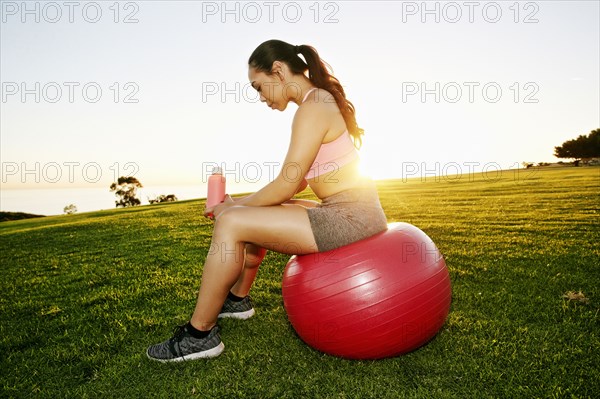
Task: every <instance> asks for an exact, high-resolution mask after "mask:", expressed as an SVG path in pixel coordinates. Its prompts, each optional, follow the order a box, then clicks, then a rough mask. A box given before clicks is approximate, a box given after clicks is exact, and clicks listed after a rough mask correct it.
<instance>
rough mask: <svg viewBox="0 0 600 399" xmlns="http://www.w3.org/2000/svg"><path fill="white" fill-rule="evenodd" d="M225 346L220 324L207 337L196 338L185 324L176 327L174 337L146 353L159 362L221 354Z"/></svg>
mask: <svg viewBox="0 0 600 399" xmlns="http://www.w3.org/2000/svg"><path fill="white" fill-rule="evenodd" d="M224 348H225V345H223V342H221V336H220V335H219V327H218V326H214V327H213V329H212V330H210V333H209V334H208V336H207V337H206V338H194V337H192V336H191V335H190V333H189V332H188V331H187V329H186V328H185V325H183V326H178V327H176V328H175V331H173V337H171V338H169V339H168V340H166V341H165V342H162V343H160V344H157V345H153V346H151V347H149V348H148V350H147V351H146V355H147V356H148V358H150V359H152V360H158V361H159V362H165V363H166V362H181V361H185V360H193V359H202V358H209V357H215V356H219V355H220V354H221V352H223V349H224Z"/></svg>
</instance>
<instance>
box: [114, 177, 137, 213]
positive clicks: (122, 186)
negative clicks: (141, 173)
mask: <svg viewBox="0 0 600 399" xmlns="http://www.w3.org/2000/svg"><path fill="white" fill-rule="evenodd" d="M141 187H143V186H142V183H140V182H139V180H138V179H136V178H135V177H133V176H128V177H123V176H121V177H119V179H118V180H117V182H116V183H113V184H111V185H110V191H113V192H114V193H115V195H116V196H117V197H119V198H120V199H119V201H115V204H116V206H117V208H118V207H123V208H125V207H128V206H136V205H139V204H141V203H142V202H141V201H140V200H139V198H137V196H136V195H137V189H138V188H141Z"/></svg>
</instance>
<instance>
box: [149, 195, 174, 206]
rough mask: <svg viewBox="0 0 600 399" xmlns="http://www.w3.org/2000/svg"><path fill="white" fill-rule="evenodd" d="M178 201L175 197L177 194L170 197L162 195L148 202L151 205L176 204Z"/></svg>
mask: <svg viewBox="0 0 600 399" xmlns="http://www.w3.org/2000/svg"><path fill="white" fill-rule="evenodd" d="M174 201H177V197H176V196H175V194H169V195H164V194H161V195H159V196H158V197H156V198H152V199H151V198H150V197H148V202H149V203H151V204H158V203H161V202H174Z"/></svg>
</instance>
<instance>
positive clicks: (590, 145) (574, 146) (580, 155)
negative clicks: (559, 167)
mask: <svg viewBox="0 0 600 399" xmlns="http://www.w3.org/2000/svg"><path fill="white" fill-rule="evenodd" d="M554 156H555V157H557V158H573V159H586V158H596V157H600V129H596V130H592V131H591V132H590V134H588V135H587V136H584V135H580V136H579V137H577V138H576V139H573V140H567V141H565V142H564V143H563V144H562V145H561V146H558V147H554Z"/></svg>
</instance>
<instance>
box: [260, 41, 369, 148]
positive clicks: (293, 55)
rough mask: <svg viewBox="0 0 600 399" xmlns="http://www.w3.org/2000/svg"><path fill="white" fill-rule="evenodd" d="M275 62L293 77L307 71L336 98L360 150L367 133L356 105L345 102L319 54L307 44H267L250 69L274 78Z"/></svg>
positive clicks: (339, 86)
mask: <svg viewBox="0 0 600 399" xmlns="http://www.w3.org/2000/svg"><path fill="white" fill-rule="evenodd" d="M298 53H300V54H302V55H303V56H304V59H305V60H306V62H304V61H303V60H302V58H300V57H299V56H298ZM275 61H281V62H285V63H286V64H287V65H288V67H289V68H290V70H291V71H292V73H294V74H303V75H304V74H305V73H306V71H307V70H308V78H309V79H310V81H311V82H312V84H314V85H315V86H316V87H318V88H320V89H324V90H327V91H328V92H329V93H331V95H333V97H334V98H335V102H336V103H337V105H338V107H339V109H340V112H341V113H342V116H343V117H344V121H345V122H346V126H347V128H348V132H349V133H350V135H351V136H352V137H353V139H354V145H355V146H356V144H357V143H358V146H357V147H358V148H360V147H361V145H362V136H363V134H364V130H363V129H361V128H359V127H358V124H357V123H356V116H355V110H354V105H352V103H351V102H350V101H348V100H347V99H346V93H344V89H343V88H342V85H341V84H340V82H339V80H337V78H336V77H335V76H333V75H332V74H331V73H330V72H329V71H332V69H331V66H329V64H327V63H326V62H325V61H323V60H322V59H321V58H320V57H319V54H318V53H317V50H316V49H315V48H314V47H312V46H309V45H306V44H301V45H299V46H294V45H292V44H289V43H286V42H284V41H281V40H267V41H266V42H264V43H261V44H260V46H258V47H257V48H256V50H254V51H253V52H252V54H251V55H250V58H249V59H248V65H250V66H251V67H253V68H256V70H258V71H260V72H265V73H267V74H271V68H272V67H273V62H275ZM332 72H333V71H332Z"/></svg>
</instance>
